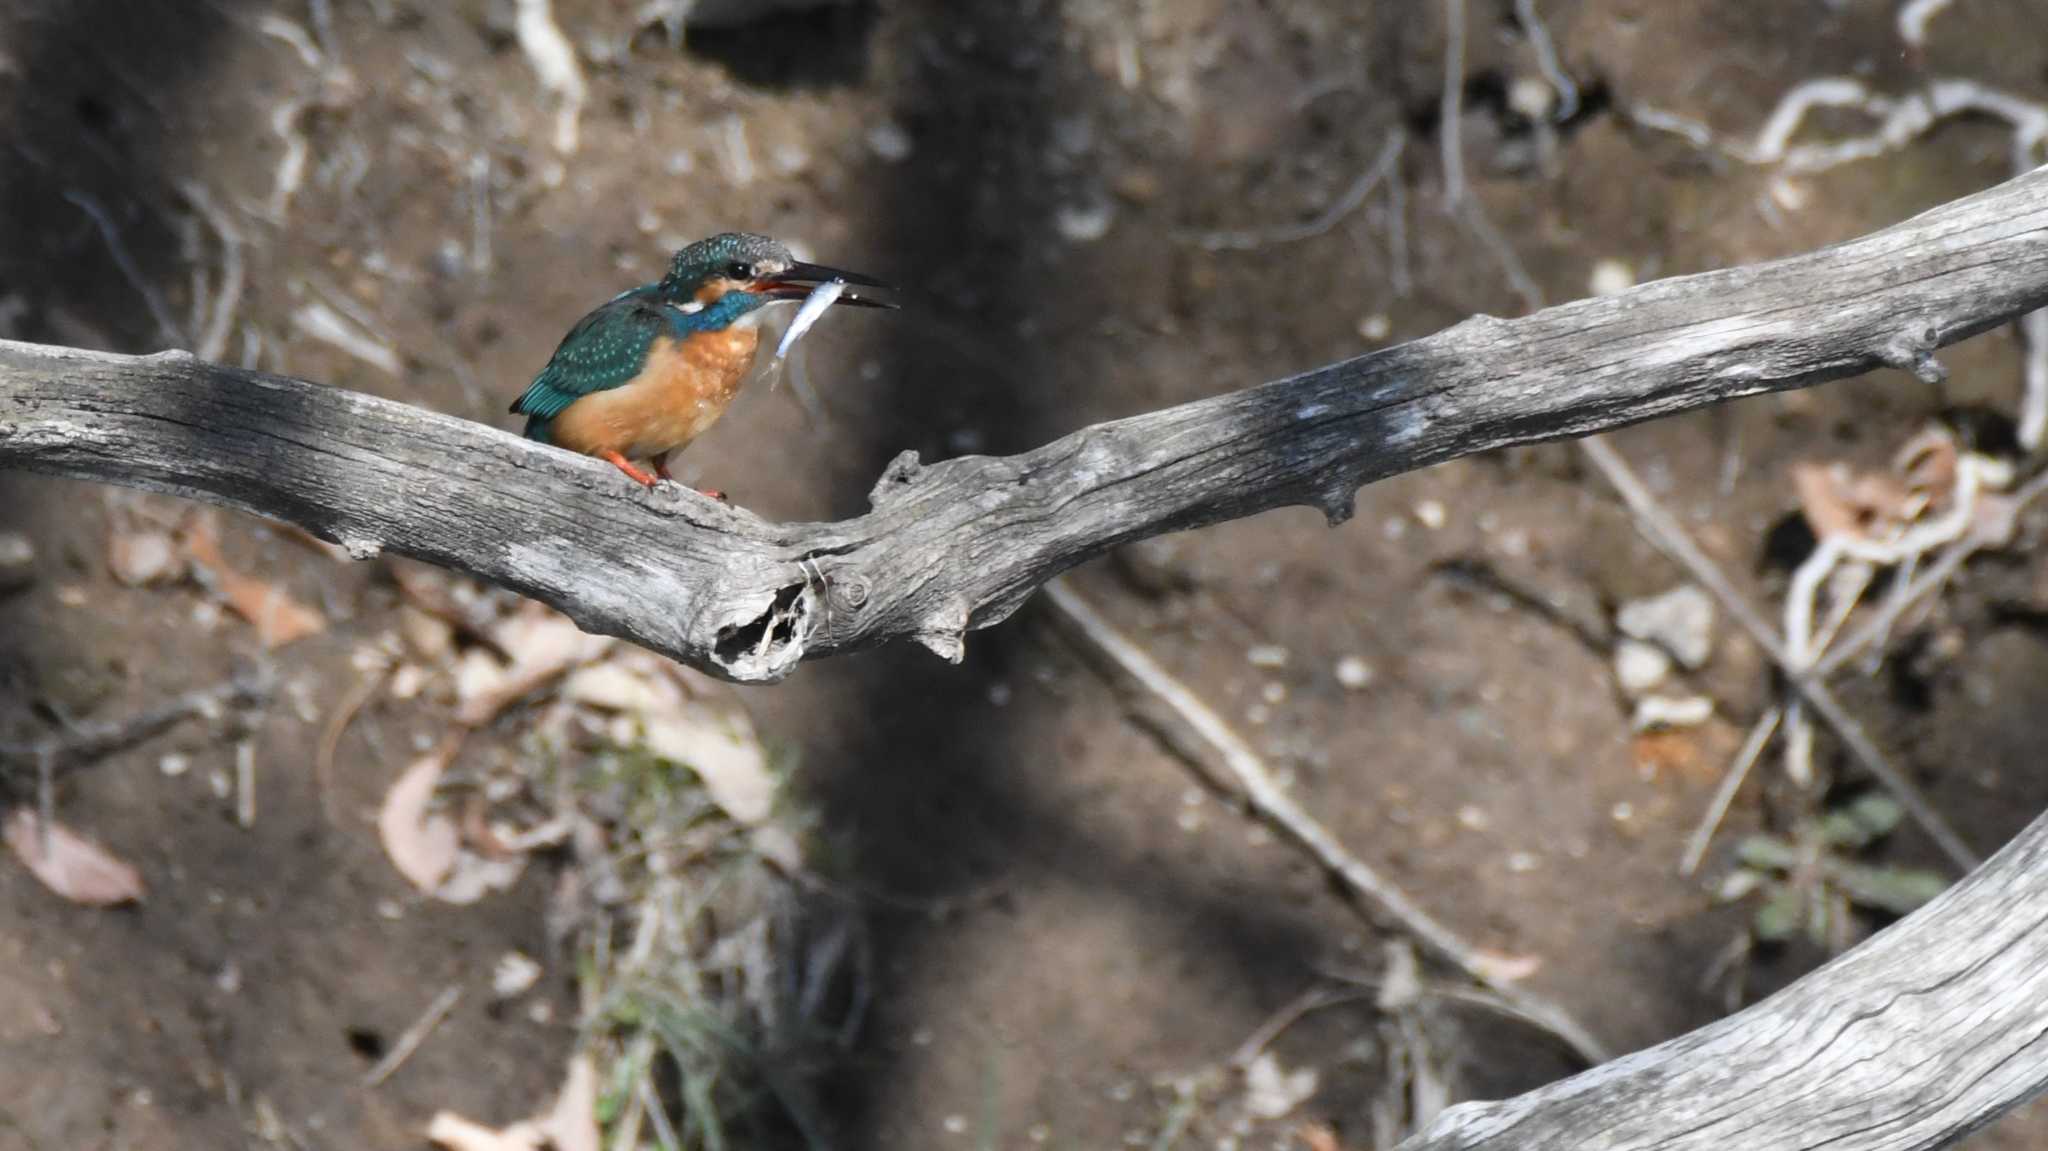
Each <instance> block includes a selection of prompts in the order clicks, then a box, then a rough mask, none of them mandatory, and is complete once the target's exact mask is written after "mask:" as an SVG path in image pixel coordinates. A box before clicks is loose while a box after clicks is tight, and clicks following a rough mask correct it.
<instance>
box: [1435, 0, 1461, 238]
mask: <svg viewBox="0 0 2048 1151" xmlns="http://www.w3.org/2000/svg"><path fill="white" fill-rule="evenodd" d="M1464 117H1465V0H1444V96H1443V102H1442V105H1441V107H1440V108H1439V110H1438V112H1437V132H1436V134H1437V139H1438V140H1439V141H1440V142H1441V143H1442V145H1443V157H1444V159H1443V163H1444V208H1445V209H1446V210H1449V211H1456V210H1457V207H1458V201H1459V200H1462V199H1463V198H1464V196H1465V142H1464V138H1463V137H1462V136H1461V135H1460V132H1459V128H1460V125H1461V122H1462V121H1463V120H1464Z"/></svg>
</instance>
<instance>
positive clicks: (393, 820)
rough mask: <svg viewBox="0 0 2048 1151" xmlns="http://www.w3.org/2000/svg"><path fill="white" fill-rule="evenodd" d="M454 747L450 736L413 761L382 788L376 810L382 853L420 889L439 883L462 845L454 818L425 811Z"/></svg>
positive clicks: (427, 888)
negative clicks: (382, 800)
mask: <svg viewBox="0 0 2048 1151" xmlns="http://www.w3.org/2000/svg"><path fill="white" fill-rule="evenodd" d="M456 746H457V743H456V741H454V740H452V739H451V740H449V741H447V742H445V743H443V744H442V745H441V746H440V747H439V748H436V749H435V750H433V751H431V752H428V753H427V754H426V755H423V756H421V757H420V758H419V759H418V760H416V761H414V763H413V765H412V766H411V767H409V768H406V769H405V774H404V775H401V776H399V777H398V782H396V783H394V784H392V785H391V790H390V791H387V792H385V793H384V805H383V807H382V808H381V809H379V810H378V812H377V838H378V839H380V840H382V841H383V844H384V854H386V855H388V856H390V857H391V864H392V866H394V867H396V868H398V873H399V874H400V875H403V876H405V878H406V881H407V882H408V883H411V884H412V885H413V886H414V887H417V888H419V889H420V890H421V891H434V890H436V889H438V888H439V887H440V886H441V883H442V881H443V880H445V879H447V878H448V875H449V873H450V872H451V871H453V870H454V868H455V861H456V856H457V855H458V854H459V853H460V852H461V849H462V842H461V839H462V837H461V836H460V835H459V834H458V833H457V831H456V828H455V821H454V820H452V819H449V818H448V817H447V816H445V815H441V814H439V813H436V812H431V811H429V810H428V805H429V804H431V803H432V802H433V800H434V787H435V785H436V784H438V783H439V782H440V780H441V773H442V771H444V770H446V769H447V767H448V761H449V760H450V759H451V758H453V757H454V755H455V748H456Z"/></svg>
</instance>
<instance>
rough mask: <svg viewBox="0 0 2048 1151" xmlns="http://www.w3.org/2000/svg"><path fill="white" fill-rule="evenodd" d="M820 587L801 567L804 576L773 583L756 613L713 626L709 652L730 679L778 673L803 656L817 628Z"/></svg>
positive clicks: (760, 677)
mask: <svg viewBox="0 0 2048 1151" xmlns="http://www.w3.org/2000/svg"><path fill="white" fill-rule="evenodd" d="M821 603H822V593H821V590H820V588H819V587H818V586H817V585H815V584H814V583H813V582H812V578H811V574H810V571H809V570H808V569H806V570H805V573H804V578H803V579H802V580H801V581H799V582H797V583H792V584H785V585H784V586H782V587H780V588H778V589H776V592H775V596H774V598H773V599H771V600H770V601H769V603H768V606H767V608H766V609H765V610H763V611H762V612H761V614H759V615H757V616H755V617H754V618H752V619H750V620H747V621H746V622H744V623H738V624H728V625H726V626H724V627H721V628H719V629H718V639H717V642H716V643H714V644H713V646H712V649H711V656H712V658H713V659H714V660H716V661H717V662H718V665H719V666H720V667H722V668H724V669H725V670H726V671H727V672H729V673H730V674H731V675H732V676H733V677H734V678H735V679H739V680H742V681H748V682H755V683H761V682H770V681H773V680H778V679H781V678H782V677H783V676H784V675H785V674H787V673H788V671H789V670H790V669H791V668H793V667H795V666H796V665H797V663H798V662H799V661H801V660H802V659H803V658H804V653H805V651H806V649H807V648H808V647H809V646H810V641H811V636H812V635H814V634H815V633H816V632H817V630H818V622H819V621H818V616H819V614H820V613H819V610H818V609H819V606H820V604H821Z"/></svg>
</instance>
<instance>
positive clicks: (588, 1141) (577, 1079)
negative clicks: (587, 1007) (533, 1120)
mask: <svg viewBox="0 0 2048 1151" xmlns="http://www.w3.org/2000/svg"><path fill="white" fill-rule="evenodd" d="M540 1126H541V1129H542V1130H544V1131H546V1132H547V1134H548V1138H549V1140H550V1141H552V1142H553V1143H554V1145H555V1151H600V1144H601V1143H602V1141H603V1136H602V1134H601V1133H600V1132H599V1130H598V1126H597V1064H595V1063H593V1062H591V1059H590V1056H588V1055H578V1056H576V1057H575V1058H574V1059H571V1060H569V1079H568V1082H566V1083H564V1084H562V1094H561V1095H560V1096H558V1097H557V1098H556V1099H555V1109H554V1110H553V1111H551V1112H549V1113H548V1116H547V1118H545V1119H542V1120H540Z"/></svg>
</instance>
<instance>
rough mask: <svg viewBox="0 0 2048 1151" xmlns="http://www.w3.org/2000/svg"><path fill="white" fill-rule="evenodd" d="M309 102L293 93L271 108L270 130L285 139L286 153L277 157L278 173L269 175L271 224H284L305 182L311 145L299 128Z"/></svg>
mask: <svg viewBox="0 0 2048 1151" xmlns="http://www.w3.org/2000/svg"><path fill="white" fill-rule="evenodd" d="M308 103H309V101H307V100H305V99H303V98H301V97H297V96H294V97H292V98H291V99H289V100H286V101H283V102H282V103H280V104H278V105H277V106H276V107H274V108H272V109H271V110H270V130H271V132H272V133H274V134H275V135H276V136H277V138H278V139H279V140H282V141H284V154H283V155H282V156H279V157H278V158H277V172H276V174H275V175H273V176H272V177H271V178H270V203H269V205H268V208H267V210H266V214H267V215H268V216H269V217H270V219H271V222H272V223H276V224H282V223H284V221H285V217H286V214H287V213H288V212H289V211H290V209H291V205H292V197H293V196H296V195H298V194H299V187H300V185H302V184H304V183H305V182H306V157H307V156H308V155H310V154H311V153H312V146H311V145H309V144H307V143H306V137H305V134H304V133H303V132H300V131H299V115H300V113H302V112H304V111H305V110H306V105H307V104H308Z"/></svg>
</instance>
